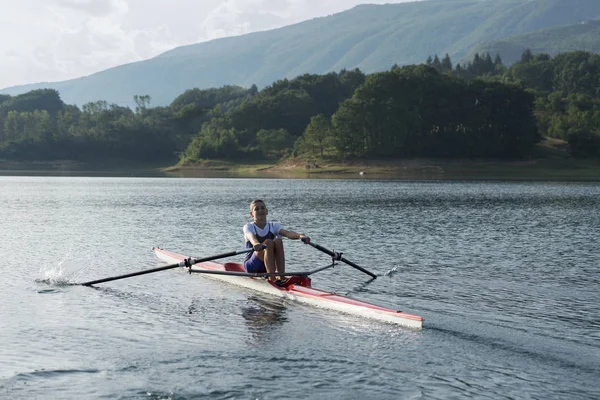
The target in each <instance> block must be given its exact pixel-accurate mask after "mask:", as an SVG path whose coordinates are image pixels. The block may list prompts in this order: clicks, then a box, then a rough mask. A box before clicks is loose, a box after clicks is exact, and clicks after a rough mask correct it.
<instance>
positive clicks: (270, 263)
mask: <svg viewBox="0 0 600 400" xmlns="http://www.w3.org/2000/svg"><path fill="white" fill-rule="evenodd" d="M263 244H264V245H265V246H267V248H266V249H264V250H263V251H264V253H265V258H264V262H265V268H266V269H267V272H268V273H270V274H272V273H274V272H275V265H276V264H275V262H276V261H275V244H274V243H273V241H272V240H271V239H267V240H265V241H264V242H263ZM269 280H270V281H274V280H275V277H274V276H270V277H269Z"/></svg>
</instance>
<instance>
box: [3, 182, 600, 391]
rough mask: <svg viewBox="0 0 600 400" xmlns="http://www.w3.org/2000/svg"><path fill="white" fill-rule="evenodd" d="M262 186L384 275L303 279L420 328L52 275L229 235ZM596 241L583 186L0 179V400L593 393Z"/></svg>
mask: <svg viewBox="0 0 600 400" xmlns="http://www.w3.org/2000/svg"><path fill="white" fill-rule="evenodd" d="M257 197H258V198H264V199H265V200H266V202H267V205H268V206H269V208H270V217H271V219H272V220H277V221H280V222H282V223H283V224H284V226H286V227H288V228H290V229H293V230H297V231H300V232H304V233H306V234H308V235H309V236H311V238H312V240H313V241H314V242H315V243H318V244H321V245H323V246H325V247H327V248H330V249H335V250H338V251H343V252H344V256H345V257H346V258H347V259H349V260H351V261H354V262H355V263H357V264H359V265H362V266H363V267H365V268H367V269H369V270H371V271H373V272H374V273H376V274H378V275H379V277H378V279H376V280H374V281H372V282H369V280H368V278H369V277H368V276H366V275H364V274H362V273H361V272H359V271H357V270H355V269H353V268H351V267H349V266H345V265H343V264H342V265H339V266H336V267H335V268H334V269H333V270H327V271H323V272H321V273H319V274H317V275H316V276H314V277H313V286H314V287H317V288H322V289H328V290H332V291H335V292H338V293H341V294H344V295H348V296H350V297H354V298H357V299H361V300H366V301H369V302H372V303H376V304H380V305H383V306H387V307H390V308H395V309H399V310H403V311H406V312H409V313H412V314H417V315H421V316H423V317H424V319H425V321H424V329H423V330H420V331H415V330H410V329H405V328H402V327H399V326H396V325H389V324H385V323H380V322H373V321H369V320H364V319H361V318H359V317H353V316H348V315H343V314H339V313H336V312H333V311H326V310H320V309H317V308H311V307H309V306H304V305H301V304H296V303H293V302H289V301H285V300H281V299H277V298H268V297H264V296H259V295H257V294H255V293H253V292H250V291H247V290H245V289H241V288H238V287H234V286H228V285H226V284H224V283H220V282H217V281H213V280H210V279H207V278H206V277H203V276H199V275H189V274H187V273H186V272H185V271H184V270H183V269H181V270H168V271H163V272H158V273H154V274H148V275H144V276H140V277H135V278H129V279H124V280H120V281H114V282H109V283H105V284H101V285H98V286H97V287H96V288H89V287H82V286H74V285H67V284H66V283H69V282H71V283H72V282H83V281H88V280H92V279H98V278H103V277H108V276H113V275H120V274H125V273H129V272H134V271H139V270H142V269H147V268H154V267H157V266H160V265H162V264H161V263H160V262H159V261H158V260H157V259H156V258H155V256H154V255H153V253H152V252H151V248H152V246H156V245H159V246H161V247H164V248H167V249H171V250H174V251H177V252H181V253H185V254H189V255H192V256H197V257H206V256H209V255H214V254H220V253H225V252H229V251H233V250H239V249H241V248H242V247H243V238H242V233H241V227H242V225H243V224H244V223H246V222H247V221H248V204H249V202H250V200H252V199H254V198H257ZM285 245H286V254H287V260H288V268H289V269H293V270H303V269H310V268H314V267H316V266H324V265H327V264H328V263H329V261H330V260H329V259H328V258H327V256H326V255H324V254H323V253H320V252H318V251H317V250H316V249H314V248H312V247H310V246H305V245H303V244H301V243H300V242H298V241H286V242H285ZM599 250H600V184H598V183H533V182H511V183H503V182H407V181H398V180H388V181H385V180H381V181H376V180H276V179H178V178H84V177H18V176H15V177H0V255H1V256H2V262H1V264H0V272H1V274H2V278H1V279H0V398H7V399H31V398H40V399H45V398H51V399H54V398H56V399H82V398H85V399H96V398H104V399H203V398H206V399H238V398H241V399H364V398H370V399H462V398H494V399H498V398H507V399H510V398H516V399H597V398H600V387H599V386H600V385H599V383H598V382H599V381H600V285H599V284H600V253H599ZM242 257H243V256H239V257H238V259H241V258H242Z"/></svg>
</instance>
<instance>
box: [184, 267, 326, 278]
mask: <svg viewBox="0 0 600 400" xmlns="http://www.w3.org/2000/svg"><path fill="white" fill-rule="evenodd" d="M333 266H334V264H330V265H326V266H324V267H319V268H316V269H313V270H311V271H303V272H284V273H279V272H241V271H222V270H214V269H192V270H190V272H193V273H196V274H208V275H229V276H243V277H248V278H263V277H268V276H308V275H312V274H314V273H315V272H319V271H323V270H324V269H327V268H331V267H333Z"/></svg>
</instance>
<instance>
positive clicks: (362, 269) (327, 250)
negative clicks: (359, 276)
mask: <svg viewBox="0 0 600 400" xmlns="http://www.w3.org/2000/svg"><path fill="white" fill-rule="evenodd" d="M308 244H310V245H311V246H312V247H314V248H315V249H317V250H321V251H322V252H323V253H325V254H329V255H330V256H331V257H333V258H334V259H335V258H336V257H338V256H339V254H338V253H336V252H334V251H331V250H329V249H326V248H325V247H323V246H321V245H318V244H316V243H313V242H309V243H308ZM340 260H341V261H343V262H345V263H346V264H348V265H349V266H351V267H354V268H356V269H357V270H359V271H362V272H364V273H365V274H367V275H369V276H371V277H372V278H373V279H376V278H377V275H375V274H374V273H372V272H371V271H367V270H366V269H364V268H363V267H361V266H360V265H357V264H355V263H353V262H352V261H349V260H347V259H345V258H344V257H341V258H340Z"/></svg>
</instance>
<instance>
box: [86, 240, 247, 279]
mask: <svg viewBox="0 0 600 400" xmlns="http://www.w3.org/2000/svg"><path fill="white" fill-rule="evenodd" d="M250 251H254V249H244V250H238V251H231V252H229V253H223V254H218V255H216V256H211V257H206V258H194V259H191V260H189V261H188V265H194V264H198V263H201V262H206V261H212V260H216V259H218V258H225V257H231V256H235V255H238V254H243V253H248V252H250ZM185 266H187V265H186V262H185V261H182V262H180V263H177V264H171V265H165V266H164V267H158V268H152V269H147V270H144V271H138V272H132V273H129V274H125V275H119V276H112V277H109V278H103V279H97V280H95V281H89V282H84V283H80V285H82V286H92V285H95V284H97V283H104V282H110V281H116V280H118V279H125V278H131V277H132V276H139V275H145V274H151V273H153V272H159V271H164V270H167V269H173V268H177V267H185Z"/></svg>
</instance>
